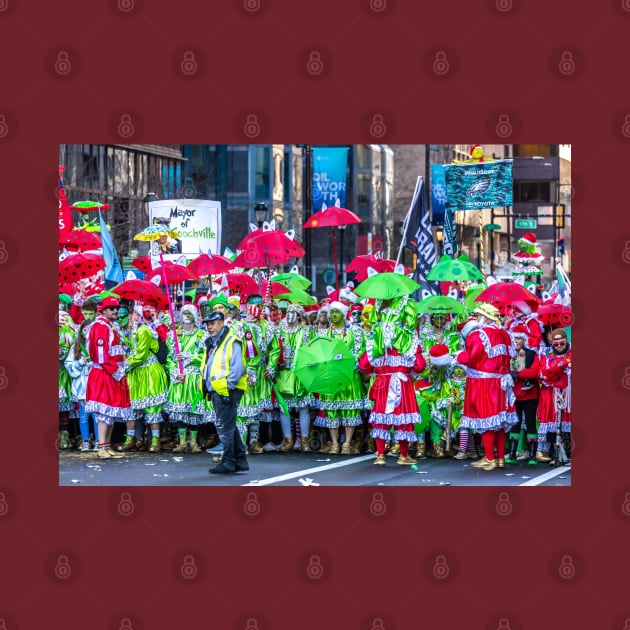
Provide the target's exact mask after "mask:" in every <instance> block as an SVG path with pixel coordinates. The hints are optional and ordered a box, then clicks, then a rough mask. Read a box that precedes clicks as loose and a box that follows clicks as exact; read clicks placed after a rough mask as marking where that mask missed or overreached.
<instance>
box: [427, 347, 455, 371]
mask: <svg viewBox="0 0 630 630" xmlns="http://www.w3.org/2000/svg"><path fill="white" fill-rule="evenodd" d="M429 357H430V359H431V363H432V364H433V365H436V366H438V367H444V366H445V365H448V364H449V363H450V362H451V355H450V354H449V352H448V348H447V347H446V346H445V345H444V344H443V343H436V344H435V345H434V346H432V347H431V349H430V350H429Z"/></svg>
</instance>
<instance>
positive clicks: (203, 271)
mask: <svg viewBox="0 0 630 630" xmlns="http://www.w3.org/2000/svg"><path fill="white" fill-rule="evenodd" d="M236 266H237V265H235V264H234V263H233V262H232V261H231V260H230V259H229V258H225V257H224V256H219V255H218V254H217V255H214V256H208V254H200V255H199V256H197V258H195V259H194V260H192V261H191V262H190V263H189V264H188V269H189V270H190V271H192V272H193V273H194V274H196V275H197V276H211V275H213V274H217V273H225V272H226V271H230V269H234V267H236Z"/></svg>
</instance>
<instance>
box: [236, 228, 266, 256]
mask: <svg viewBox="0 0 630 630" xmlns="http://www.w3.org/2000/svg"><path fill="white" fill-rule="evenodd" d="M262 233H263V228H261V227H259V228H256V229H255V230H252V231H251V232H249V233H248V234H246V235H245V236H244V237H243V239H242V240H241V242H240V243H239V244H238V245H237V246H236V249H237V250H241V251H243V250H245V249H247V241H249V239H250V238H253V237H256V236H260V235H261V234H262Z"/></svg>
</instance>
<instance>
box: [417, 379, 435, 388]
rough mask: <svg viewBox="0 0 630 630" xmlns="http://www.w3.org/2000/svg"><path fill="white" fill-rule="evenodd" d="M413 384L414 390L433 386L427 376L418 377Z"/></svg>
mask: <svg viewBox="0 0 630 630" xmlns="http://www.w3.org/2000/svg"><path fill="white" fill-rule="evenodd" d="M413 386H414V389H415V390H416V391H421V390H423V389H429V388H430V387H433V383H432V382H431V381H430V380H429V379H428V378H419V379H418V380H417V381H416V382H415V383H414V384H413Z"/></svg>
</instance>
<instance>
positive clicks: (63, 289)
mask: <svg viewBox="0 0 630 630" xmlns="http://www.w3.org/2000/svg"><path fill="white" fill-rule="evenodd" d="M76 292H77V287H76V285H75V284H74V283H69V282H64V283H59V293H65V294H66V295H69V296H70V297H72V296H73V295H74V294H75V293H76Z"/></svg>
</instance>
